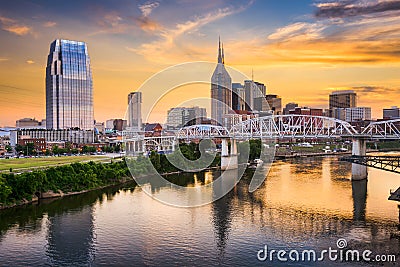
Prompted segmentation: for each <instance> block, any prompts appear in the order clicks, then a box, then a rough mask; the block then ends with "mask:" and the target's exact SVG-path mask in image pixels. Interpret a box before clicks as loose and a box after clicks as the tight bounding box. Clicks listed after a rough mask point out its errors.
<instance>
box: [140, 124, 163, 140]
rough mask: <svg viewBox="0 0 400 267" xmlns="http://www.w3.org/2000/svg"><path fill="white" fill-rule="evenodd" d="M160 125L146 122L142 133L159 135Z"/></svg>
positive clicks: (147, 135)
mask: <svg viewBox="0 0 400 267" xmlns="http://www.w3.org/2000/svg"><path fill="white" fill-rule="evenodd" d="M162 129H163V128H162V126H161V124H159V123H148V124H146V125H145V127H144V135H145V136H146V137H150V136H161V132H162Z"/></svg>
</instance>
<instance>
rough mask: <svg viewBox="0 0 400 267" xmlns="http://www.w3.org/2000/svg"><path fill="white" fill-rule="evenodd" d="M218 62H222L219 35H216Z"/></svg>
mask: <svg viewBox="0 0 400 267" xmlns="http://www.w3.org/2000/svg"><path fill="white" fill-rule="evenodd" d="M218 63H222V56H221V36H218Z"/></svg>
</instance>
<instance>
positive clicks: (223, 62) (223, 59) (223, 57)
mask: <svg viewBox="0 0 400 267" xmlns="http://www.w3.org/2000/svg"><path fill="white" fill-rule="evenodd" d="M222 64H225V56H224V43H222Z"/></svg>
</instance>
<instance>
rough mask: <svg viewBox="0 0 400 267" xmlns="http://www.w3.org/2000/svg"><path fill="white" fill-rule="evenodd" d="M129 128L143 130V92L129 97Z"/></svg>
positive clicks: (133, 93)
mask: <svg viewBox="0 0 400 267" xmlns="http://www.w3.org/2000/svg"><path fill="white" fill-rule="evenodd" d="M128 127H129V128H131V129H133V130H138V131H140V130H141V129H142V92H132V93H130V94H129V95H128Z"/></svg>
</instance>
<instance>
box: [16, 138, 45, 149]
mask: <svg viewBox="0 0 400 267" xmlns="http://www.w3.org/2000/svg"><path fill="white" fill-rule="evenodd" d="M27 144H33V147H34V149H35V150H36V152H44V151H46V140H45V139H44V138H26V137H24V138H20V139H18V145H20V146H26V145H27Z"/></svg>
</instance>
